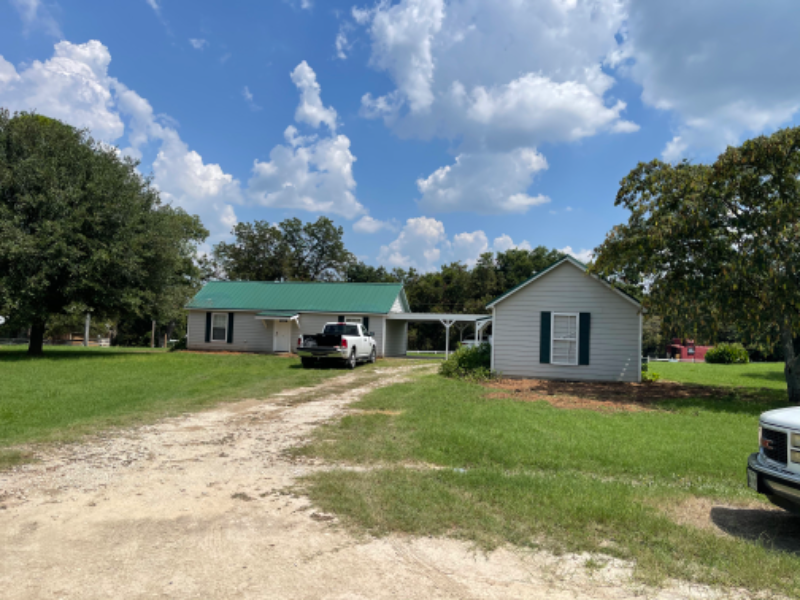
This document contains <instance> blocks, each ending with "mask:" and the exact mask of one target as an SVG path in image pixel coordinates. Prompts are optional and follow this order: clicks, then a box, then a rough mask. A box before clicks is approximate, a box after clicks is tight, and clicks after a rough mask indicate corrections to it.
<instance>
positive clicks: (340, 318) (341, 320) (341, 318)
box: [337, 315, 344, 323]
mask: <svg viewBox="0 0 800 600" xmlns="http://www.w3.org/2000/svg"><path fill="white" fill-rule="evenodd" d="M337 323H344V315H340V316H339V320H338V321H337Z"/></svg>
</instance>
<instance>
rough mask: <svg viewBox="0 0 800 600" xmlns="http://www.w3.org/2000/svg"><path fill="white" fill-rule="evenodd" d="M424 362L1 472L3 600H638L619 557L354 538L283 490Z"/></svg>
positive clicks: (672, 591)
mask: <svg viewBox="0 0 800 600" xmlns="http://www.w3.org/2000/svg"><path fill="white" fill-rule="evenodd" d="M434 367H435V365H423V366H418V365H408V366H402V367H391V368H382V369H377V370H376V371H374V372H371V373H370V372H366V371H362V372H359V371H356V372H354V373H349V374H347V375H343V376H341V377H338V378H336V379H332V380H329V381H327V382H325V383H323V384H321V385H319V386H317V387H314V388H306V389H295V390H291V391H288V392H284V393H281V394H278V395H276V396H273V397H271V398H267V399H265V400H246V401H242V402H238V403H235V404H227V405H224V406H220V407H217V408H215V409H213V410H209V411H206V412H201V413H196V414H190V415H184V416H182V417H178V418H172V419H167V420H164V421H162V422H160V423H157V424H155V425H152V426H145V427H139V428H135V429H130V430H126V431H121V432H115V433H113V434H107V435H105V436H96V437H94V438H91V439H89V440H88V441H86V442H85V443H82V444H75V445H67V446H62V447H59V448H50V449H48V450H45V451H43V452H41V453H40V456H39V458H40V462H38V463H36V464H32V465H26V466H23V467H18V468H16V469H14V470H12V471H5V472H2V473H0V507H2V508H0V589H2V590H3V592H2V596H3V598H14V599H17V598H81V599H88V598H104V599H105V598H153V597H163V598H265V597H269V598H349V599H354V598H397V597H402V598H531V597H533V598H545V597H546V598H555V599H558V598H634V597H640V593H641V592H642V589H641V588H639V587H633V586H631V585H630V584H629V583H628V581H629V574H630V565H626V564H624V563H621V562H616V561H608V562H605V563H604V566H602V567H601V568H599V569H598V568H597V566H594V567H593V568H586V563H587V559H589V557H582V556H563V557H554V556H552V555H549V554H547V553H529V552H528V553H526V552H523V551H517V550H512V549H500V550H498V551H496V552H493V553H491V554H490V555H483V554H480V553H476V552H475V551H474V550H473V549H472V548H471V547H470V546H468V545H466V544H463V543H460V542H456V541H452V540H443V539H429V538H423V539H414V538H399V537H387V538H383V539H374V538H367V537H359V536H357V535H353V534H350V533H348V532H346V531H344V530H342V529H341V528H340V527H337V521H336V518H335V516H333V515H326V514H320V513H318V512H315V510H314V509H313V507H311V506H310V505H309V503H308V501H307V499H305V498H302V497H295V496H292V495H290V494H288V493H287V492H286V491H285V490H286V489H287V488H288V487H289V486H291V485H292V484H293V483H294V482H295V481H296V479H297V478H298V477H299V476H303V475H306V474H309V473H311V472H314V471H315V470H319V469H324V468H325V466H324V465H322V464H321V463H319V462H315V461H313V460H308V459H302V458H291V457H290V455H287V453H286V450H288V449H290V448H293V447H295V446H297V445H298V444H300V443H302V442H303V440H305V439H306V438H307V436H308V434H309V433H310V432H311V431H312V430H313V429H314V428H315V427H316V426H317V425H318V424H319V423H321V422H324V421H327V420H330V419H332V418H336V417H338V416H341V415H344V414H346V412H347V411H348V404H350V403H351V402H353V401H355V400H357V399H359V398H360V397H362V396H363V395H365V394H366V393H368V392H369V391H371V390H373V389H376V388H378V387H383V386H389V385H393V384H396V383H399V382H402V381H405V380H407V379H408V378H410V377H411V376H413V374H414V373H415V372H421V371H430V370H431V369H432V368H434ZM709 593H710V592H709V591H708V590H705V589H701V588H686V587H673V588H669V589H663V590H658V591H653V590H650V591H649V592H648V594H649V597H662V598H684V597H691V596H693V595H697V596H698V597H704V598H706V597H714V596H713V594H712V595H710V596H709V595H708V594H709Z"/></svg>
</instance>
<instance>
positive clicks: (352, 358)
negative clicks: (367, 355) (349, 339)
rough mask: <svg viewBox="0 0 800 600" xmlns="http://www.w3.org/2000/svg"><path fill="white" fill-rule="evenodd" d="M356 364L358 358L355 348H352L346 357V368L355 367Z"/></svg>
mask: <svg viewBox="0 0 800 600" xmlns="http://www.w3.org/2000/svg"><path fill="white" fill-rule="evenodd" d="M357 364H358V359H357V358H356V349H355V348H353V351H352V352H351V353H350V358H348V359H347V362H346V363H345V366H346V367H347V368H348V369H351V370H352V369H355V368H356V365H357Z"/></svg>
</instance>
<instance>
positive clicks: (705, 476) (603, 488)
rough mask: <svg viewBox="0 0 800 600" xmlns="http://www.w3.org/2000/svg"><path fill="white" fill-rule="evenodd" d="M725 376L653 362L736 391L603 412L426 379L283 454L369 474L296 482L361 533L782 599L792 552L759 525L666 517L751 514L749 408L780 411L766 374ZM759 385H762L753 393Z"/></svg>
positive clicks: (794, 572) (380, 393)
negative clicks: (711, 525) (514, 552)
mask: <svg viewBox="0 0 800 600" xmlns="http://www.w3.org/2000/svg"><path fill="white" fill-rule="evenodd" d="M662 366H663V367H666V368H665V369H664V370H663V372H662V370H661V368H662ZM685 367H689V368H687V369H685V370H684V368H685ZM703 367H712V368H711V369H707V370H705V371H704V370H703ZM725 368H726V367H719V368H717V367H716V366H714V365H672V364H669V365H661V364H659V365H658V371H659V372H662V374H663V376H664V378H667V379H673V380H683V381H691V382H693V383H708V382H711V381H713V382H715V383H716V384H720V383H721V382H723V381H725V382H726V383H727V385H734V386H746V387H748V388H750V389H749V391H750V393H748V394H747V395H740V394H737V393H736V390H732V394H731V395H730V396H729V397H726V398H723V399H720V400H714V401H712V400H692V399H688V400H680V401H670V402H665V403H663V404H661V405H659V407H658V409H657V410H654V411H650V412H617V413H599V412H593V411H589V410H564V409H557V408H554V407H552V406H551V405H550V404H548V403H546V402H517V401H514V400H506V399H488V398H487V397H486V395H487V389H486V388H483V387H481V386H479V385H476V384H470V383H465V382H461V381H453V380H448V379H444V378H442V377H439V376H437V375H426V376H423V377H420V378H419V379H418V380H416V381H414V382H413V383H408V384H404V385H400V386H394V387H390V388H385V389H381V390H377V391H375V392H373V393H372V394H370V395H369V396H367V397H366V398H365V399H363V400H362V401H361V402H359V403H357V404H356V405H354V406H353V408H357V409H361V410H362V411H364V412H363V413H360V414H354V415H350V416H347V417H345V418H343V419H342V420H341V421H339V422H337V423H334V424H330V425H327V426H324V427H322V428H320V429H319V430H317V432H316V435H315V440H314V441H313V442H312V443H311V444H310V445H309V446H307V447H305V448H303V449H301V450H300V451H299V452H300V453H302V454H305V455H309V456H316V457H321V458H325V459H328V460H334V461H342V462H345V463H355V464H362V465H371V466H372V467H373V468H372V469H370V470H367V471H353V470H334V471H329V472H325V473H320V474H316V475H313V476H311V477H309V478H307V479H306V480H305V482H304V484H303V485H304V488H305V490H306V493H308V494H310V496H311V498H312V499H313V500H314V501H315V502H316V503H317V504H318V505H319V506H320V507H321V508H322V509H323V510H330V511H334V512H336V513H338V514H340V515H341V516H342V517H343V519H344V520H345V522H347V523H350V524H352V525H354V526H357V527H360V528H364V529H366V530H367V531H369V532H371V533H373V534H377V535H382V534H386V533H391V532H401V533H410V534H416V535H448V536H454V537H458V538H462V539H466V540H471V541H473V542H476V543H478V544H479V545H481V546H483V547H493V546H495V545H497V544H500V543H505V542H510V543H513V544H517V545H520V546H532V547H539V546H544V547H547V548H549V549H552V550H556V551H561V550H576V551H579V550H580V551H582V550H588V551H593V552H600V553H604V554H609V555H613V556H619V557H623V558H627V559H633V560H635V561H636V564H637V574H638V575H639V576H640V577H642V578H643V579H645V580H648V581H653V582H657V581H659V580H661V579H663V578H665V577H678V578H684V579H687V580H693V581H698V582H704V583H710V584H717V585H724V586H742V587H746V588H750V589H753V590H772V591H778V592H783V593H787V594H790V595H796V594H798V593H800V558H798V556H796V555H795V554H791V553H786V552H781V551H778V550H775V549H773V548H772V547H771V542H770V539H769V532H768V534H767V535H765V536H761V539H760V540H758V541H753V540H750V539H745V538H737V537H726V536H720V535H718V534H717V533H714V532H712V531H709V530H704V529H700V528H697V527H692V526H689V525H680V524H678V523H677V522H676V521H675V519H674V518H671V516H670V515H671V514H672V513H670V511H673V512H675V511H680V510H682V508H681V507H682V506H685V503H690V504H691V503H695V504H694V505H699V504H701V503H702V501H704V499H709V500H711V501H713V502H721V503H726V504H731V505H734V506H736V505H740V506H744V505H750V507H751V508H752V505H755V506H759V504H758V503H759V502H760V500H759V497H758V496H757V495H756V494H754V493H752V492H751V491H750V490H749V489H748V488H747V487H746V481H745V476H744V472H745V465H746V461H747V456H748V454H750V453H751V452H753V451H755V449H756V430H757V427H758V415H759V413H760V412H762V411H763V410H767V409H770V408H775V407H778V406H784V405H785V403H784V401H783V399H782V395H781V394H780V389H779V388H780V382H778V381H775V379H774V377H773V374H774V373H775V372H779V371H780V370H781V369H782V366H780V365H778V366H776V365H772V366H764V365H748V366H734V367H727V369H729V370H728V371H725V370H723V369H725ZM704 375H706V376H705V377H704ZM761 387H768V388H770V390H768V391H765V392H764V393H763V394H760V393H755V394H754V391H755V390H757V389H759V388H761ZM713 502H712V503H713ZM731 510H736V509H735V508H734V509H731ZM779 516H781V517H782V515H779ZM798 531H800V525H799V526H798ZM773 533H774V532H773Z"/></svg>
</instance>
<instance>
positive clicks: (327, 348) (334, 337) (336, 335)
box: [297, 323, 378, 369]
mask: <svg viewBox="0 0 800 600" xmlns="http://www.w3.org/2000/svg"><path fill="white" fill-rule="evenodd" d="M297 354H298V355H299V356H300V360H301V361H302V363H303V368H304V369H311V368H313V367H315V366H317V364H319V362H320V361H327V360H331V359H333V360H337V361H344V363H345V365H346V366H347V367H348V368H350V369H355V368H356V365H357V364H358V363H360V362H370V363H374V362H375V360H376V358H377V356H378V347H377V345H376V344H375V339H374V338H373V337H372V332H368V331H365V330H364V327H363V326H362V325H361V324H359V323H326V324H325V328H324V329H323V330H322V333H317V334H313V335H304V336H301V337H300V338H299V339H298V340H297Z"/></svg>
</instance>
